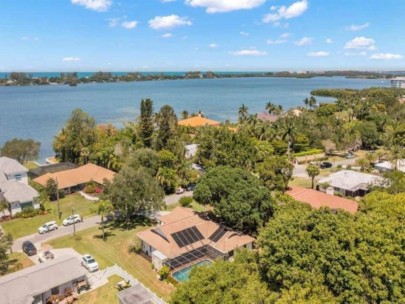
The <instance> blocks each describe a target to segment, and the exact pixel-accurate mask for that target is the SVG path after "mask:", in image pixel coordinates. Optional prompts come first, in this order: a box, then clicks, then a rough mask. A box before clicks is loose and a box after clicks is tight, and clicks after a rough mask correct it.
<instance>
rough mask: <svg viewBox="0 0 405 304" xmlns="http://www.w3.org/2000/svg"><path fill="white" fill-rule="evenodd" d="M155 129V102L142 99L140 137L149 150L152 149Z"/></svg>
mask: <svg viewBox="0 0 405 304" xmlns="http://www.w3.org/2000/svg"><path fill="white" fill-rule="evenodd" d="M154 128H155V127H154V121H153V101H152V100H150V99H149V98H148V99H142V101H141V116H140V118H139V136H140V138H141V139H142V141H143V144H144V145H145V147H147V148H150V147H152V143H153V138H152V136H153V133H154Z"/></svg>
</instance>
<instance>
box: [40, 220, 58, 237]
mask: <svg viewBox="0 0 405 304" xmlns="http://www.w3.org/2000/svg"><path fill="white" fill-rule="evenodd" d="M56 229H58V224H56V222H55V221H51V222H48V223H45V224H43V225H42V226H41V227H39V228H38V233H39V234H43V233H47V232H50V231H53V230H56Z"/></svg>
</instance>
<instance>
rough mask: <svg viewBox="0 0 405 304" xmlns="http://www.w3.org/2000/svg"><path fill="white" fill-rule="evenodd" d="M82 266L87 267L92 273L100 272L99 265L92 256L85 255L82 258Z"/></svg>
mask: <svg viewBox="0 0 405 304" xmlns="http://www.w3.org/2000/svg"><path fill="white" fill-rule="evenodd" d="M82 266H84V267H86V268H87V270H88V271H90V272H94V271H97V270H99V267H98V263H97V262H96V260H95V259H94V258H93V257H92V256H91V255H90V254H85V255H84V256H83V257H82Z"/></svg>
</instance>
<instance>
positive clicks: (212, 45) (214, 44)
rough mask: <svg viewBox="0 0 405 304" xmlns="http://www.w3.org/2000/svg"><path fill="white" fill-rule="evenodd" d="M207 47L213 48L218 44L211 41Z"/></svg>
mask: <svg viewBox="0 0 405 304" xmlns="http://www.w3.org/2000/svg"><path fill="white" fill-rule="evenodd" d="M209 47H210V48H211V49H215V48H217V47H218V44H216V43H211V44H210V45H209Z"/></svg>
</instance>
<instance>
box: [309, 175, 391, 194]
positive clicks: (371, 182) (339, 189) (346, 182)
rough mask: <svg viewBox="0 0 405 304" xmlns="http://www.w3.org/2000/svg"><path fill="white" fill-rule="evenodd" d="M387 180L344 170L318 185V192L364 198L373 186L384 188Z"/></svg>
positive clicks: (320, 181) (324, 179)
mask: <svg viewBox="0 0 405 304" xmlns="http://www.w3.org/2000/svg"><path fill="white" fill-rule="evenodd" d="M384 183H385V179H384V178H382V177H380V176H375V175H372V174H368V173H362V172H356V171H351V170H342V171H338V172H336V173H332V174H331V175H329V176H328V177H326V178H323V179H321V180H319V181H318V183H317V186H316V187H317V190H319V191H322V192H326V191H327V190H328V188H329V190H328V191H329V192H330V194H334V195H337V194H338V195H341V196H352V197H356V196H364V195H366V194H367V193H369V192H370V189H371V188H372V187H373V186H383V185H384Z"/></svg>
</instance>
